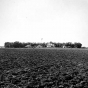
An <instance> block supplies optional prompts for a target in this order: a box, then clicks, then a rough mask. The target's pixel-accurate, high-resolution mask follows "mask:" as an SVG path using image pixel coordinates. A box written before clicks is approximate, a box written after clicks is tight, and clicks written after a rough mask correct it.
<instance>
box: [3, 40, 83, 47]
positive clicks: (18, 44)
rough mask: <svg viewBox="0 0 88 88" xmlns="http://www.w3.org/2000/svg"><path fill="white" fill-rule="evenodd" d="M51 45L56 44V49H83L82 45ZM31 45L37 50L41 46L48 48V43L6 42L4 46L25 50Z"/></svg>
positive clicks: (68, 43) (69, 43)
mask: <svg viewBox="0 0 88 88" xmlns="http://www.w3.org/2000/svg"><path fill="white" fill-rule="evenodd" d="M50 43H51V44H54V47H57V48H61V47H67V48H81V47H82V44H81V43H71V42H67V43H56V42H50ZM27 45H30V46H31V47H32V48H35V47H36V46H38V45H41V46H42V47H47V43H31V42H28V43H22V42H18V41H15V42H5V44H4V46H5V48H25V46H27Z"/></svg>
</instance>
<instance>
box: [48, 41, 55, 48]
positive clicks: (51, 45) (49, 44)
mask: <svg viewBox="0 0 88 88" xmlns="http://www.w3.org/2000/svg"><path fill="white" fill-rule="evenodd" d="M47 47H55V45H54V44H53V43H50V42H49V43H47Z"/></svg>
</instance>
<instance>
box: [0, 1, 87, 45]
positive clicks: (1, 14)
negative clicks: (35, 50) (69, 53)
mask: <svg viewBox="0 0 88 88" xmlns="http://www.w3.org/2000/svg"><path fill="white" fill-rule="evenodd" d="M41 38H43V40H42V42H49V41H52V42H61V43H62V42H73V43H74V42H81V43H82V44H83V46H88V0H0V45H4V42H14V41H20V42H41Z"/></svg>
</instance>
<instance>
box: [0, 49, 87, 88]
mask: <svg viewBox="0 0 88 88" xmlns="http://www.w3.org/2000/svg"><path fill="white" fill-rule="evenodd" d="M39 87H43V88H88V49H70V48H68V49H57V48H54V49H53V48H52V49H49V48H47V49H44V48H42V49H0V88H39Z"/></svg>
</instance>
